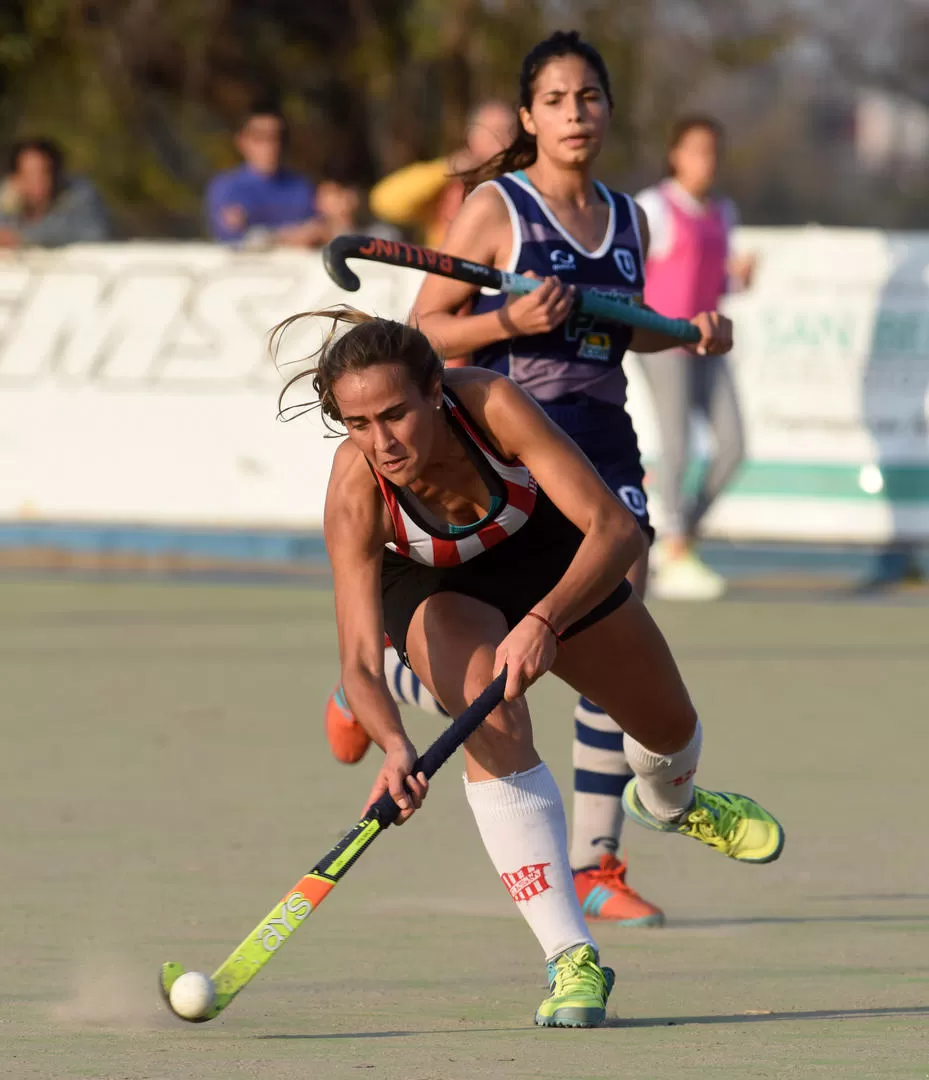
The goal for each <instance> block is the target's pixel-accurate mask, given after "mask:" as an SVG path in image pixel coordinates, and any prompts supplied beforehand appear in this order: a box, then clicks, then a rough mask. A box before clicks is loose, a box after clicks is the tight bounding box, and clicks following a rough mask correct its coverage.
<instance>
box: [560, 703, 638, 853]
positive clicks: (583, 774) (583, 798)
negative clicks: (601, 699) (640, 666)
mask: <svg viewBox="0 0 929 1080" xmlns="http://www.w3.org/2000/svg"><path fill="white" fill-rule="evenodd" d="M572 757H573V760H574V821H573V826H572V832H571V867H572V869H574V870H584V869H586V868H587V867H591V866H599V865H600V857H601V856H602V855H615V854H616V852H617V851H618V850H619V837H620V833H621V831H622V827H623V804H622V795H623V789H624V788H625V786H626V784H627V783H628V782H629V780H630V779H631V778H632V776H633V775H634V774H633V772H632V769H631V768H630V767H629V764H628V762H627V761H626V755H625V753H624V752H623V733H622V731H621V730H620V729H619V728H618V727H617V726H616V722H615V721H614V720H612V719H611V718H610V717H609V716H607V714H606V713H605V712H604V711H603V709H601V708H600V707H599V705H595V704H594V703H593V702H592V701H590V700H588V699H587V698H585V697H582V698H580V699H579V700H578V703H577V708H576V709H575V710H574V746H573V753H572Z"/></svg>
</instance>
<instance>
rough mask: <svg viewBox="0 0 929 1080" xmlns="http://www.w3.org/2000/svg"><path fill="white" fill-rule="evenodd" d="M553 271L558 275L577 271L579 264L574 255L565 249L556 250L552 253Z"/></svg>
mask: <svg viewBox="0 0 929 1080" xmlns="http://www.w3.org/2000/svg"><path fill="white" fill-rule="evenodd" d="M550 257H551V260H552V269H553V270H554V271H555V273H556V274H563V273H565V272H566V271H569V270H576V269H577V263H576V260H575V258H574V255H573V254H572V253H571V252H570V251H565V250H564V249H563V248H555V250H554V251H553V252H552V253H551V256H550Z"/></svg>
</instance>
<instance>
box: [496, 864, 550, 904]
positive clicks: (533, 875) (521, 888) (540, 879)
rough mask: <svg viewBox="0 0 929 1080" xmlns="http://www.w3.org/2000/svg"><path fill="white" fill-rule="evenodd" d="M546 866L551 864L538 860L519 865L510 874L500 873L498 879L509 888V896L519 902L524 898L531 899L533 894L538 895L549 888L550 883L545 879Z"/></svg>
mask: <svg viewBox="0 0 929 1080" xmlns="http://www.w3.org/2000/svg"><path fill="white" fill-rule="evenodd" d="M546 866H551V863H547V862H540V863H532V864H530V865H529V866H521V867H520V868H519V869H518V870H514V871H513V873H512V874H501V875H500V880H501V881H502V882H503V884H504V885H505V886H506V887H507V889H508V890H509V893H510V896H512V897H513V899H514V900H515V901H516V903H517V904H519V903H522V902H523V901H524V900H531V899H532V898H533V897H534V896H538V895H539V893H544V892H545V890H546V889H550V888H551V885H549V883H548V882H547V881H546V880H545V867H546Z"/></svg>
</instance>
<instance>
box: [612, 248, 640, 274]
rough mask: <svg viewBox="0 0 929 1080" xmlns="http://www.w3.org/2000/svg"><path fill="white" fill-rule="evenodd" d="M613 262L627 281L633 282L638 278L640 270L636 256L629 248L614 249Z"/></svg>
mask: <svg viewBox="0 0 929 1080" xmlns="http://www.w3.org/2000/svg"><path fill="white" fill-rule="evenodd" d="M613 261H614V262H615V263H616V269H617V270H618V271H619V272H620V273H621V274H622V275H623V277H624V278H625V279H626V281H630V282H632V281H635V280H636V279H637V278H638V276H639V268H638V266H637V265H636V261H635V255H633V254H632V252H631V251H630V250H629V248H613Z"/></svg>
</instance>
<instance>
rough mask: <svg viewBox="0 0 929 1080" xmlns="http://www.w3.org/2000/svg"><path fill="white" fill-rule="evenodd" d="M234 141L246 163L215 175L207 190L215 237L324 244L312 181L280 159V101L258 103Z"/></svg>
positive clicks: (250, 242) (283, 142)
mask: <svg viewBox="0 0 929 1080" xmlns="http://www.w3.org/2000/svg"><path fill="white" fill-rule="evenodd" d="M235 143H236V148H237V149H238V151H239V153H240V154H241V155H242V158H243V163H242V164H241V165H240V166H239V167H238V168H237V169H230V170H229V171H228V172H224V173H219V175H218V176H214V177H213V179H212V180H211V181H210V186H209V188H208V189H207V193H206V213H207V222H208V224H209V230H210V235H211V236H212V237H213V239H214V240H219V241H222V242H224V243H232V244H242V245H244V246H246V247H263V246H273V245H276V244H284V245H287V246H290V247H314V246H316V245H318V244H322V243H325V240H326V232H325V226H324V224H323V222H322V221H321V220H320V219H319V218H318V217H317V216H316V200H315V193H314V190H313V185H312V184H311V183H310V182H309V181H308V180H306V179H305V178H304V177H302V176H300V175H299V174H297V173H295V172H292V171H291V170H290V169H286V168H284V167H283V165H282V164H281V160H282V158H283V156H284V151H285V149H286V146H287V122H286V121H285V119H284V117H283V114H282V113H281V112H280V110H279V109H278V108H277V106H276V105H271V104H265V103H260V104H257V105H255V106H254V107H253V108H252V109H251V111H250V112H249V114H248V117H247V118H246V120H245V123H244V124H243V125H242V127H241V128H240V130H239V132H238V134H237V135H236V139H235Z"/></svg>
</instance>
